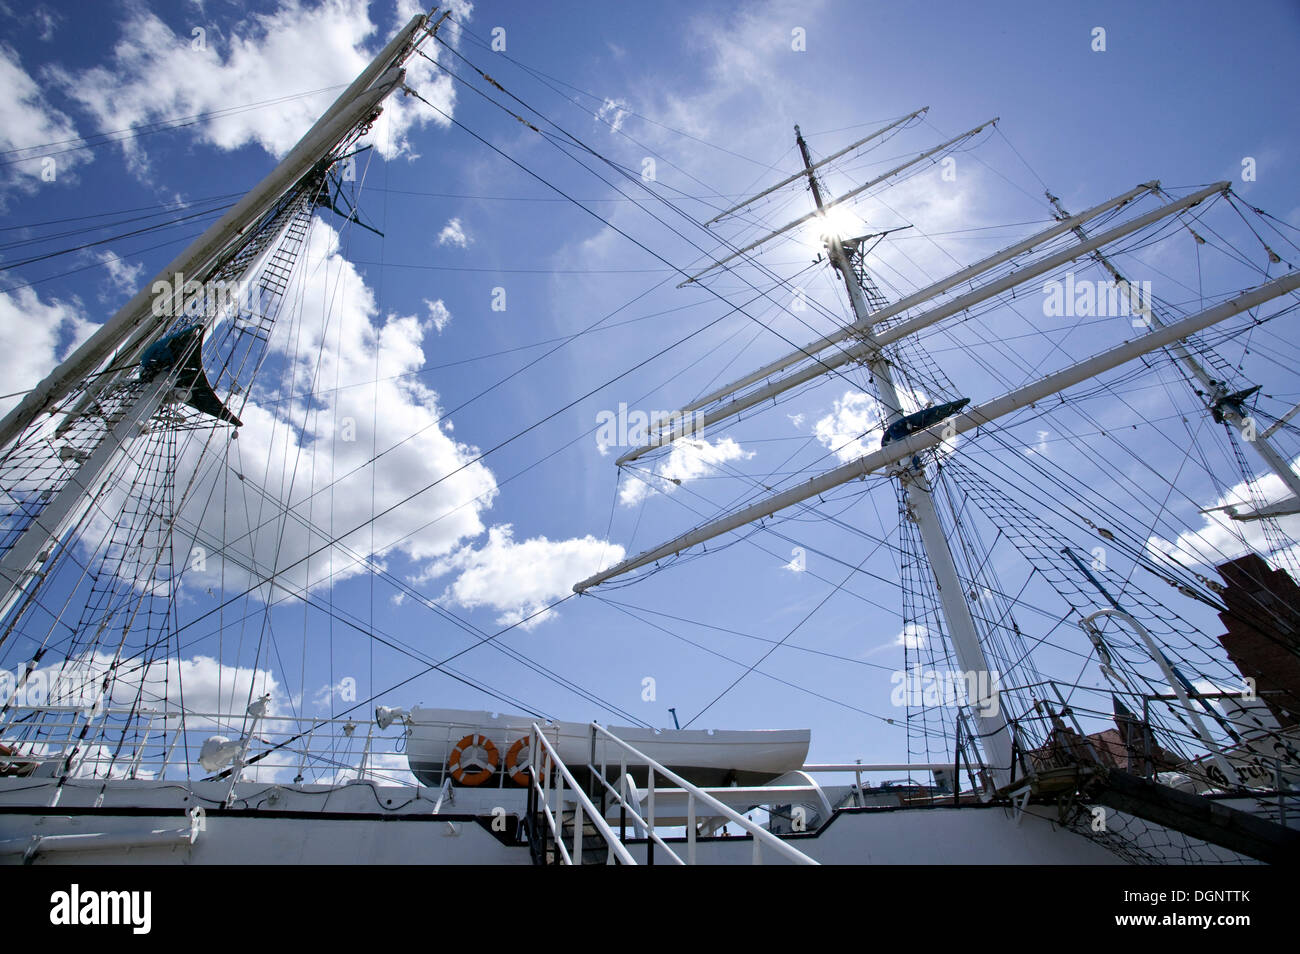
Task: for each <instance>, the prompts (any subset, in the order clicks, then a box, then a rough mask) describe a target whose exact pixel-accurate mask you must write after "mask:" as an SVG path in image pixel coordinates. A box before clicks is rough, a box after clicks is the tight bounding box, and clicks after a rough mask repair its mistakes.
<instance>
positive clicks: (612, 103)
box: [596, 99, 628, 132]
mask: <svg viewBox="0 0 1300 954" xmlns="http://www.w3.org/2000/svg"><path fill="white" fill-rule="evenodd" d="M627 114H628V110H627V103H625V102H623V101H622V100H619V99H606V100H605V101H604V102H603V103H601V105H600V109H598V110H597V111H596V118H597V119H598V120H600V121H601V122H603V123H608V124H609V128H610V132H618V131H619V130H620V129H622V128H623V120H625V119H627Z"/></svg>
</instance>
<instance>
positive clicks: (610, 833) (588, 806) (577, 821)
mask: <svg viewBox="0 0 1300 954" xmlns="http://www.w3.org/2000/svg"><path fill="white" fill-rule="evenodd" d="M532 733H533V744H532V745H530V746H529V751H528V762H529V767H530V768H531V769H532V778H531V780H530V781H531V784H532V786H533V788H534V789H535V790H536V791H537V795H538V799H539V804H540V805H541V807H542V811H543V813H544V814H545V815H546V821H547V824H548V825H549V826H550V829H551V834H553V835H554V836H555V844H556V847H557V848H559V851H560V856H561V858H563V859H564V861H565V863H566V864H573V858H572V856H571V855H570V854H569V851H568V850H567V849H566V848H565V847H564V837H563V822H561V826H560V829H558V830H557V828H556V825H555V816H554V814H553V813H552V809H551V804H550V802H549V800H548V799H547V797H546V789H545V788H544V787H543V786H542V784H541V782H540V781H539V780H538V779H539V777H543V778H545V777H549V775H550V773H549V772H548V773H546V775H541V774H540V772H539V769H540V765H541V761H542V759H541V756H542V754H543V753H545V755H546V757H547V758H548V759H549V761H550V764H551V765H552V766H554V767H555V770H556V774H557V775H558V776H560V778H561V779H562V781H561V782H560V784H559V787H558V791H557V792H556V801H557V804H558V805H559V809H560V813H561V817H563V812H564V804H563V795H564V781H568V783H569V787H570V788H571V789H572V790H573V795H574V798H575V800H576V801H577V803H578V810H577V812H575V813H574V818H573V842H574V850H575V851H576V852H577V854H578V862H579V864H581V862H582V829H583V824H584V821H585V819H584V815H585V818H589V819H591V823H592V825H594V826H595V828H596V831H597V832H599V833H600V837H601V838H603V839H604V840H605V845H606V847H607V848H608V850H609V855H612V856H613V857H615V858H617V859H618V860H619V862H620V863H621V864H625V865H634V864H636V859H635V858H633V857H632V854H631V852H629V851H628V850H627V847H626V846H625V845H624V844H623V843H622V842H621V841H619V839H618V836H616V835H615V834H614V830H613V829H612V828H610V827H609V823H608V822H606V821H605V819H604V817H602V815H601V813H600V811H599V810H598V809H597V808H596V806H595V805H593V804H592V803H591V799H589V798H588V797H587V795H586V793H585V792H583V790H582V788H581V787H580V786H579V785H578V782H577V780H576V779H575V778H574V777H573V773H572V772H570V771H569V768H568V766H567V765H565V764H564V762H562V761H561V760H560V756H559V754H558V753H557V752H556V751H555V749H554V748H553V747H552V745H551V743H550V741H549V740H548V739H547V738H546V735H545V733H543V732H542V728H541V726H539V725H538V724H537V723H536V722H534V723H533V729H532ZM609 855H607V858H608V857H609Z"/></svg>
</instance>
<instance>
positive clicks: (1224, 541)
mask: <svg viewBox="0 0 1300 954" xmlns="http://www.w3.org/2000/svg"><path fill="white" fill-rule="evenodd" d="M1297 466H1300V459H1297V460H1294V461H1292V462H1291V467H1292V469H1295V468H1296V467H1297ZM1255 484H1256V488H1257V490H1258V492H1259V493H1260V494H1261V495H1262V496H1263V498H1264V501H1265V503H1266V504H1272V503H1277V502H1278V501H1280V500H1285V499H1286V498H1287V497H1289V496H1291V491H1290V490H1289V489H1287V487H1286V485H1285V484H1283V483H1282V479H1281V478H1280V477H1278V476H1277V475H1276V474H1273V473H1269V474H1267V475H1266V476H1264V477H1261V478H1259V479H1258V480H1257V481H1256V482H1255ZM1228 507H1231V508H1232V510H1234V511H1235V512H1237V513H1239V514H1248V513H1251V512H1253V511H1254V509H1255V505H1254V503H1253V502H1252V501H1251V493H1250V487H1249V485H1248V484H1247V483H1246V482H1245V481H1241V482H1240V483H1237V484H1234V485H1233V486H1232V487H1229V488H1228V490H1227V491H1226V492H1225V493H1224V494H1223V495H1222V496H1221V497H1219V498H1218V499H1217V500H1216V501H1215V502H1214V503H1213V504H1211V505H1210V507H1207V508H1206V509H1207V510H1208V511H1209V512H1208V513H1202V514H1201V526H1200V527H1199V528H1198V529H1193V530H1187V531H1185V532H1183V533H1180V534H1179V535H1178V538H1177V539H1176V540H1174V541H1173V542H1170V541H1169V540H1166V539H1165V538H1163V537H1160V536H1152V537H1151V538H1150V539H1148V540H1147V547H1148V548H1150V549H1151V550H1152V551H1154V552H1156V553H1164V554H1167V555H1169V556H1171V557H1173V558H1175V559H1177V560H1178V561H1179V562H1182V563H1186V562H1188V561H1189V560H1191V561H1195V562H1196V563H1199V564H1201V565H1202V566H1213V565H1214V564H1216V563H1222V562H1223V561H1224V560H1229V559H1233V558H1234V557H1239V556H1241V555H1242V554H1244V553H1248V552H1255V553H1261V554H1268V553H1270V552H1271V551H1272V544H1271V543H1270V542H1269V540H1268V539H1267V537H1266V536H1265V535H1264V525H1263V523H1261V522H1260V521H1259V520H1233V519H1232V517H1231V514H1230V512H1229V511H1228V510H1226V509H1222V508H1228ZM1277 524H1278V527H1279V529H1280V530H1281V531H1282V534H1283V536H1285V537H1286V538H1287V539H1289V540H1296V539H1300V514H1290V515H1288V516H1284V517H1278V518H1277ZM1288 553H1289V558H1290V562H1292V563H1295V562H1300V546H1292V547H1289V548H1288Z"/></svg>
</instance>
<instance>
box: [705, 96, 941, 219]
mask: <svg viewBox="0 0 1300 954" xmlns="http://www.w3.org/2000/svg"><path fill="white" fill-rule="evenodd" d="M929 108H930V107H929V106H922V107H921V108H920V109H918V110H917V111H916V112H914V113H908V114H907V115H906V116H904V117H903V118H902V119H899V120H897V121H895V122H892V123H890V124H889V125H888V126H885V127H884V128H882V129H877V130H876V131H875V132H873V133H872V134H871V135H870V136H863V137H862V138H861V139H859V140H858V141H857V142H854V143H850V144H849V145H847V146H845V147H844V148H843V149H841V150H840V151H839V152H835V153H831V154H830V155H829V156H827V157H826V158H825V159H822V160H821V161H819V162H816V163H814V164H813V169H820V168H821V167H822V166H824V165H826V164H827V163H828V162H834V161H835V160H836V159H838V158H839V157H840V156H843V155H847V154H848V153H850V152H852V151H853V150H854V149H857V148H858V147H859V146H862V145H865V144H866V143H869V142H871V140H873V139H878V138H880V137H881V136H883V135H884V134H885V133H887V132H889V131H890V130H891V129H894V128H896V127H898V126H901V125H903V123H905V122H907V121H908V120H911V119H915V118H916V117H917V116H920V115H923V114H924V113H925V112H927V111H928V110H929ZM807 174H808V173H807V171H806V170H803V169H800V170H799V171H798V172H796V173H795V174H794V175H792V176H787V177H786V178H784V179H782V180H781V181H780V182H778V183H777V184H776V185H774V186H770V187H769V188H766V189H764V190H763V191H762V192H760V193H758V195H751V196H750V197H749V198H748V199H746V200H745V201H744V202H741V203H740V204H739V205H733V206H732V207H731V208H729V209H727V210H726V211H725V212H719V213H718V214H717V215H715V216H714V217H713V218H711V219H709V221H707V222H705V223H704V224H705V225H712V224H713V223H714V222H717V221H720V220H721V219H725V218H726V217H727V216H729V215H731V214H732V213H733V212H739V211H740V210H741V209H743V208H744V207H745V206H747V205H749V204H751V203H753V202H757V201H758V200H759V199H761V198H763V196H766V195H771V194H772V193H773V192H775V191H776V190H777V189H783V188H785V187H786V186H788V185H789V184H790V183H791V182H794V181H795V180H797V179H802V178H804V177H805V176H806V175H807Z"/></svg>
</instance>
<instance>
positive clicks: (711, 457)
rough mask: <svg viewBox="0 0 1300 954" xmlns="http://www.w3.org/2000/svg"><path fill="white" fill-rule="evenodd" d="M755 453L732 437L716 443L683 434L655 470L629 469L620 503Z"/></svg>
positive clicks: (664, 490)
mask: <svg viewBox="0 0 1300 954" xmlns="http://www.w3.org/2000/svg"><path fill="white" fill-rule="evenodd" d="M753 456H754V452H753V451H747V450H745V449H744V448H743V447H741V446H740V445H739V444H737V443H736V442H735V440H733V439H732V438H730V437H724V438H722V439H721V440H719V441H718V442H717V443H714V444H710V443H709V442H708V441H707V440H701V439H691V438H684V439H682V440H679V441H676V442H675V443H674V444H673V445H672V449H671V450H669V452H668V454H667V456H666V457H664V459H663V460H662V461H661V462H660V463H658V464H657V465H656V466H655V469H654V472H653V473H652V474H643V473H640V472H639V471H629V472H628V474H627V476H626V478H625V479H624V481H623V487H622V489H621V490H620V491H619V492H618V500H619V503H621V504H623V506H625V507H631V506H633V505H634V504H637V503H639V502H641V501H642V500H644V499H645V498H646V497H648V496H650V494H652V493H655V492H659V493H665V494H667V493H672V492H673V490H675V489H676V488H677V487H678V486H680V485H681V484H682V483H683V482H684V481H688V480H694V479H695V478H696V477H703V476H704V475H706V474H711V473H713V472H714V471H715V470H717V469H718V468H719V467H720V466H722V465H723V464H726V463H730V462H731V461H733V460H749V459H750V458H751V457H753Z"/></svg>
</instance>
